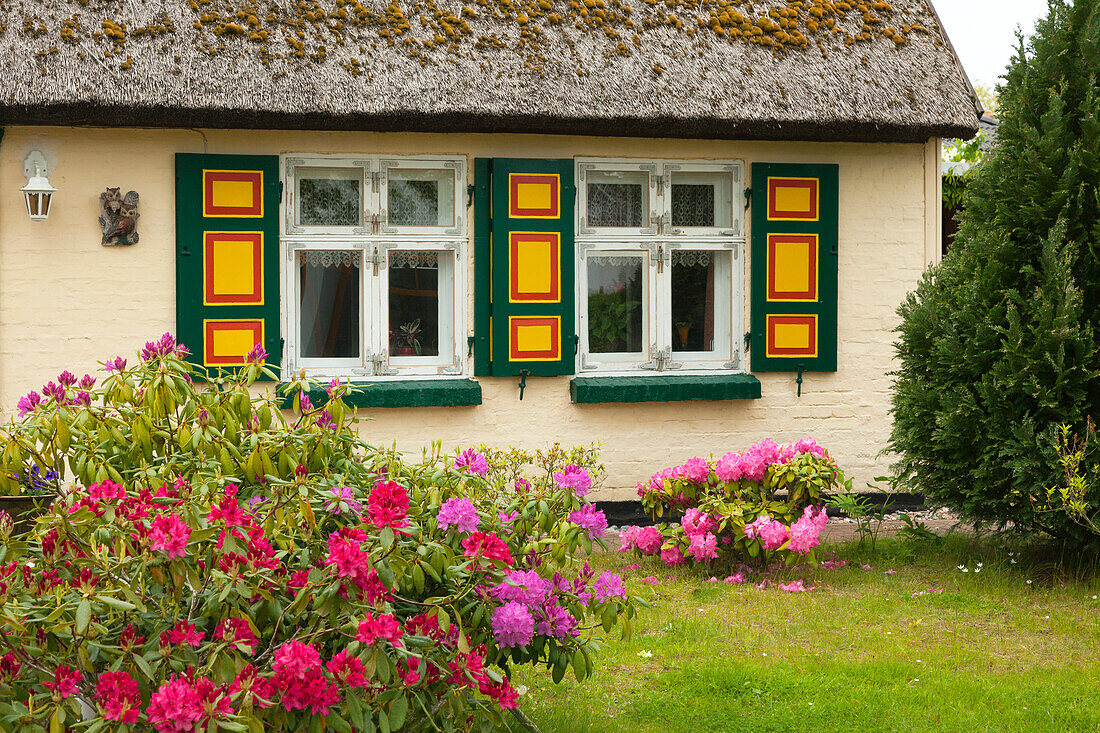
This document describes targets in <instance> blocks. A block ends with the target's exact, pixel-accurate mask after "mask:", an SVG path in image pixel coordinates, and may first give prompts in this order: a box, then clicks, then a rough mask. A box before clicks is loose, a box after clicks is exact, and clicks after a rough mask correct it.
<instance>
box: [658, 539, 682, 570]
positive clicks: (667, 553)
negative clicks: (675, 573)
mask: <svg viewBox="0 0 1100 733" xmlns="http://www.w3.org/2000/svg"><path fill="white" fill-rule="evenodd" d="M661 559H662V560H664V561H665V565H668V566H669V567H670V568H674V567H676V566H677V565H682V564H683V563H684V553H683V552H682V551H681V550H680V546H679V545H673V546H672V547H666V548H664V549H663V550H661Z"/></svg>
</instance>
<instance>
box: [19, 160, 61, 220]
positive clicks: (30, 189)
mask: <svg viewBox="0 0 1100 733" xmlns="http://www.w3.org/2000/svg"><path fill="white" fill-rule="evenodd" d="M23 175H24V176H26V177H27V185H26V186H23V188H22V189H21V190H22V191H23V195H24V196H25V197H26V198H27V214H28V215H29V216H30V217H31V219H34V220H41V219H45V218H46V217H48V216H49V215H50V202H51V201H52V200H53V194H54V192H55V191H57V189H56V188H54V187H53V186H51V185H50V179H49V178H47V177H46V157H45V156H44V155H42V153H41V152H40V151H38V150H33V151H31V153H30V155H28V156H27V159H26V160H24V161H23Z"/></svg>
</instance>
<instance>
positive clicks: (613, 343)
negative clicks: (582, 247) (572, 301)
mask: <svg viewBox="0 0 1100 733" xmlns="http://www.w3.org/2000/svg"><path fill="white" fill-rule="evenodd" d="M644 267H645V260H644V259H643V257H642V256H640V255H589V257H588V350H589V351H590V352H592V353H593V354H622V353H639V352H642V351H643V350H644V348H645V347H644V346H643V340H642V333H643V330H644V324H643V319H644V317H645V313H644V310H645V306H644V303H645V298H646V292H645V291H646V284H645V278H644V277H643V273H644Z"/></svg>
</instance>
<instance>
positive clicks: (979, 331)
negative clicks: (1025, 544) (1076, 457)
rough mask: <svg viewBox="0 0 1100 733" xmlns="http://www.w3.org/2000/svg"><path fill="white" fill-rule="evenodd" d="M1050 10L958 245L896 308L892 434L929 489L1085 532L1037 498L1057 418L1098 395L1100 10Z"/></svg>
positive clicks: (993, 512)
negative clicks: (898, 316) (896, 366)
mask: <svg viewBox="0 0 1100 733" xmlns="http://www.w3.org/2000/svg"><path fill="white" fill-rule="evenodd" d="M1050 7H1051V9H1050V15H1049V16H1048V17H1047V18H1046V19H1045V20H1042V21H1041V22H1040V23H1039V24H1038V27H1037V32H1036V35H1035V37H1034V38H1033V39H1032V41H1031V45H1030V47H1029V48H1027V49H1025V47H1024V45H1023V42H1022V41H1021V48H1020V52H1019V55H1018V56H1017V57H1016V58H1015V59H1014V60H1013V62H1012V64H1011V65H1010V67H1009V69H1008V72H1007V77H1006V82H1005V84H1004V86H1003V88H1002V90H1001V97H1000V98H1001V108H1000V126H999V127H998V131H997V138H998V139H997V144H996V146H995V147H994V149H993V151H992V152H991V153H989V154H988V155H987V157H986V160H985V161H984V162H983V163H982V164H981V165H980V166H979V167H978V168H977V169H976V170H975V173H974V177H973V181H972V183H971V184H970V185H969V186H968V187H967V191H966V198H965V206H964V213H963V215H962V222H961V226H960V230H959V233H958V236H957V238H956V240H955V244H954V246H953V248H952V253H951V254H950V255H948V257H947V258H946V259H945V260H944V262H943V263H942V265H940V266H939V267H937V268H935V269H934V270H932V271H931V272H930V273H929V274H928V275H926V277H925V278H924V280H923V281H922V282H921V284H920V286H919V287H918V288H917V291H916V292H915V293H914V294H912V295H911V296H910V297H909V298H908V299H907V300H906V302H905V303H904V304H903V305H902V306H901V308H900V310H899V313H900V314H901V316H902V324H901V326H900V328H899V332H900V340H899V343H898V346H897V349H898V355H899V357H900V362H901V365H900V369H899V371H898V372H897V374H896V384H895V388H894V393H893V412H894V429H893V434H892V437H891V443H890V445H891V447H892V449H893V450H895V451H897V452H898V453H899V455H900V461H899V465H898V469H899V474H900V477H901V478H902V479H904V480H905V481H906V482H908V483H909V484H911V485H913V486H914V487H916V488H918V489H920V490H922V491H924V492H925V493H926V494H927V495H928V496H929V497H930V499H931V500H932V501H934V502H940V503H943V504H946V505H948V506H951V507H952V508H954V509H956V510H957V511H959V512H960V513H961V514H962V515H963V516H965V517H966V518H969V519H972V520H980V521H986V522H992V523H997V524H1002V525H1003V524H1007V523H1010V522H1011V523H1013V524H1014V525H1015V527H1016V528H1018V529H1022V530H1027V531H1042V532H1047V533H1049V534H1050V535H1053V536H1055V537H1058V538H1060V539H1063V540H1066V541H1069V542H1072V543H1076V544H1080V543H1081V542H1084V541H1086V540H1087V539H1088V534H1087V533H1086V532H1084V531H1083V529H1082V527H1081V526H1080V525H1079V524H1077V523H1076V522H1074V521H1072V520H1071V519H1070V518H1069V517H1068V516H1067V515H1066V514H1065V513H1064V512H1061V513H1058V512H1049V511H1046V510H1045V508H1044V506H1043V505H1044V504H1045V497H1046V491H1045V487H1047V486H1051V485H1052V484H1053V482H1055V481H1056V479H1057V477H1058V475H1059V471H1060V468H1059V462H1058V456H1057V451H1056V443H1057V435H1056V434H1057V426H1058V425H1059V424H1061V423H1066V422H1068V423H1072V424H1075V425H1083V424H1084V423H1085V421H1086V418H1087V416H1088V413H1089V412H1090V411H1091V410H1094V409H1095V408H1096V406H1097V405H1100V342H1098V338H1097V331H1098V328H1100V247H1098V246H1097V241H1100V156H1098V155H1097V151H1098V150H1100V84H1098V81H1097V75H1096V69H1097V68H1098V67H1100V14H1098V10H1097V9H1098V3H1097V2H1096V0H1080V1H1079V2H1077V3H1075V4H1073V5H1072V6H1070V5H1068V4H1067V3H1065V2H1052V3H1051V6H1050ZM1094 451H1095V447H1094V446H1093V447H1090V449H1089V455H1090V456H1092V455H1094Z"/></svg>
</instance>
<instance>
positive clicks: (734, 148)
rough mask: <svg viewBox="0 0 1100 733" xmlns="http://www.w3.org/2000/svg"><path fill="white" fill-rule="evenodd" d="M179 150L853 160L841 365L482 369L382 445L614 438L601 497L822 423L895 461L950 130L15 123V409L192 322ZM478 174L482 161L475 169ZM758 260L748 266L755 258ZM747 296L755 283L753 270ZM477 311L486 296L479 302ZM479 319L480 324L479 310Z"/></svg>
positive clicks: (934, 251)
mask: <svg viewBox="0 0 1100 733" xmlns="http://www.w3.org/2000/svg"><path fill="white" fill-rule="evenodd" d="M33 149H39V150H41V151H42V152H43V153H44V154H45V155H46V158H47V160H48V162H49V164H50V181H51V182H52V183H53V184H54V185H55V186H56V187H57V188H58V189H59V191H58V193H57V194H56V197H55V200H54V206H53V211H52V212H51V214H50V217H49V220H47V221H45V222H31V221H30V220H29V219H28V217H27V215H26V210H25V208H24V204H23V200H22V196H21V194H20V192H19V189H20V187H21V186H22V185H23V184H24V178H23V159H24V157H25V156H26V154H27V153H28V152H29V151H30V150H33ZM177 152H198V153H201V152H208V153H256V154H278V153H286V152H307V153H308V152H316V153H349V152H355V153H363V154H371V153H389V154H413V153H433V154H443V153H448V154H464V155H468V156H470V157H471V159H472V158H473V157H478V156H483V157H516V158H522V157H572V156H579V155H589V156H621V157H661V158H721V159H730V158H733V159H743V160H745V161H746V162H747V163H750V164H751V163H752V162H753V161H767V162H776V163H781V162H798V163H812V162H822V163H838V164H839V165H840V250H839V251H840V262H839V268H840V289H839V290H840V295H839V309H838V311H839V322H840V324H839V353H838V370H837V372H836V373H835V374H807V375H806V381H805V383H804V385H803V391H802V397H801V398H798V397H796V387H795V381H794V379H795V378H794V375H793V374H762V375H759V376H760V381H761V383H762V392H763V398H762V399H759V400H748V401H733V402H682V403H660V404H657V403H650V404H637V405H622V404H604V405H575V404H572V403H571V402H570V401H569V379H568V378H567V377H560V378H533V379H531V380H529V382H528V387H527V391H526V393H525V396H524V399H523V401H522V402H521V401H520V400H519V394H518V390H517V388H516V384H515V381H516V380H515V379H513V378H507V379H501V378H481V379H480V381H481V385H482V389H483V393H484V404H482V405H481V406H479V407H459V408H454V407H452V408H406V409H388V410H387V409H379V410H373V411H371V412H370V417H371V418H373V420H372V421H370V422H367V423H366V424H365V425H364V427H363V429H362V430H363V434H364V436H365V437H366V438H367V439H369V440H371V441H375V442H384V443H389V442H392V441H396V442H397V444H398V446H399V447H400V448H402V449H406V450H410V451H416V452H417V453H419V447H420V446H421V445H423V444H426V443H427V442H428V441H430V440H433V439H442V440H443V442H444V445H445V446H446V447H447V448H452V447H454V446H457V445H463V444H467V443H473V442H486V443H497V444H504V443H511V444H519V445H523V446H527V447H532V448H533V447H538V446H543V445H546V444H548V443H552V442H555V441H559V442H562V443H565V444H574V443H583V442H590V441H601V442H602V443H603V444H604V449H603V456H604V459H605V462H606V463H607V465H608V468H609V481H608V484H607V486H606V487H605V488H604V490H603V493H602V495H601V496H600V497H599V498H603V499H622V498H630V497H632V496H633V492H632V487H633V485H634V483H635V482H636V481H638V480H640V479H642V478H644V477H645V476H647V475H648V474H649V473H651V472H652V471H653V470H655V469H657V468H661V467H663V466H665V465H670V463H672V462H680V461H683V460H684V459H686V458H688V457H690V456H692V455H696V454H702V455H706V454H709V453H715V454H721V453H723V452H725V451H726V450H730V449H740V448H744V447H747V446H748V445H749V444H750V443H752V442H753V441H755V440H757V439H759V438H762V437H765V436H771V437H773V438H774V439H776V440H777V441H787V440H791V439H796V438H799V437H802V436H805V435H813V436H814V437H816V438H817V439H818V440H819V441H820V442H822V443H823V444H824V445H826V446H828V447H829V448H830V449H831V451H832V452H833V454H834V455H835V456H836V457H837V459H838V460H839V462H840V464H841V465H842V466H843V467H844V468H845V469H846V470H847V471H848V472H849V474H850V475H852V476H854V477H855V479H856V485H857V486H861V485H862V482H864V481H868V480H870V479H871V478H872V477H873V476H875V475H880V474H882V473H883V472H885V471H886V469H887V465H888V460H887V459H884V458H882V457H880V456H879V453H880V451H881V450H882V449H883V447H884V445H885V443H886V440H887V438H888V435H889V429H890V418H889V387H890V378H889V377H888V376H887V373H888V372H889V371H890V370H891V368H892V346H891V344H892V341H893V335H892V333H891V329H892V328H893V327H894V325H895V324H896V322H897V317H896V315H895V308H896V307H897V305H898V303H899V302H900V301H901V300H902V298H903V297H904V296H905V294H906V292H908V291H909V290H911V289H912V288H913V287H914V285H915V284H916V282H917V280H918V279H919V277H920V275H921V273H922V271H923V270H924V268H925V266H926V265H927V264H931V263H933V262H935V261H937V260H938V257H939V254H938V253H939V226H940V224H939V211H940V204H939V180H940V179H939V141H938V140H931V141H929V142H928V143H926V144H923V145H921V144H821V143H768V142H732V141H710V140H651V139H635V138H592V137H568V136H536V135H485V134H480V135H430V134H394V133H344V132H295V131H290V132H288V131H225V130H204V131H201V132H200V131H196V130H109V129H96V128H88V129H73V128H45V127H42V128H26V127H9V128H7V129H5V131H4V137H3V140H2V142H0V411H2V412H3V414H5V415H10V413H11V411H12V410H13V408H14V405H15V402H16V401H17V400H18V398H19V396H20V395H21V394H24V393H25V392H26V391H27V390H28V389H31V388H37V387H38V386H39V385H41V384H43V383H44V382H45V381H46V380H49V379H52V378H54V377H55V376H56V375H57V373H58V372H59V371H60V370H62V369H66V368H67V369H70V370H72V371H74V372H77V374H81V373H83V372H84V371H90V370H92V369H94V368H95V367H96V362H97V360H101V359H105V358H109V357H112V356H115V355H117V354H123V355H126V356H129V357H131V358H132V356H133V353H134V352H135V351H136V349H137V348H138V347H139V346H140V345H141V344H142V343H143V342H144V341H146V340H148V339H149V338H150V337H152V336H155V335H159V334H160V333H162V332H164V331H170V330H173V329H174V325H175V241H174V237H175V232H174V228H175V227H174V159H173V155H174V154H175V153H177ZM471 174H472V173H471ZM107 186H120V187H122V190H123V191H126V190H130V189H133V190H136V191H138V192H139V193H140V195H141V220H140V222H139V231H140V233H141V241H140V243H139V244H137V245H135V246H133V247H129V248H123V247H102V246H100V244H99V239H100V232H99V228H98V225H97V223H96V217H97V216H98V197H99V193H100V192H101V191H103V189H104V188H106V187H107ZM745 270H746V272H748V266H747V263H746V268H745ZM746 294H747V283H746ZM470 312H471V313H472V312H473V311H472V308H471V310H470ZM471 332H472V324H471Z"/></svg>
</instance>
